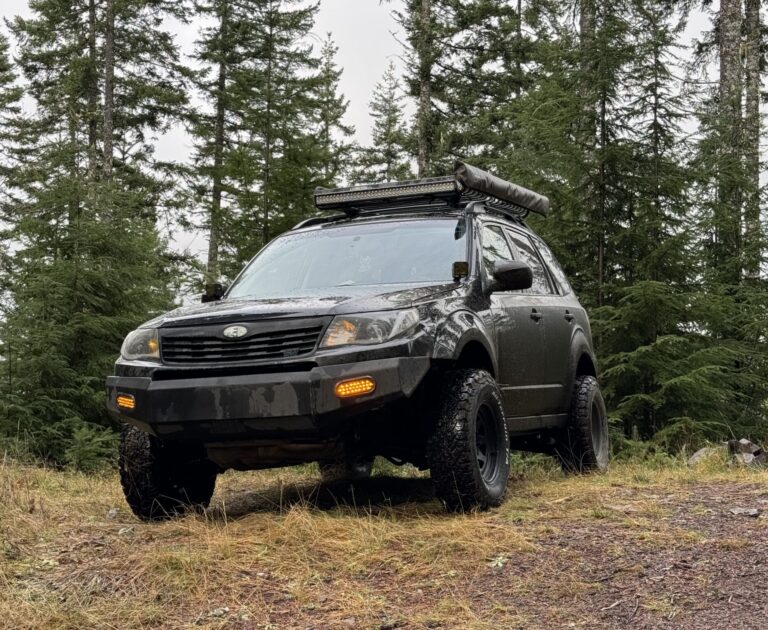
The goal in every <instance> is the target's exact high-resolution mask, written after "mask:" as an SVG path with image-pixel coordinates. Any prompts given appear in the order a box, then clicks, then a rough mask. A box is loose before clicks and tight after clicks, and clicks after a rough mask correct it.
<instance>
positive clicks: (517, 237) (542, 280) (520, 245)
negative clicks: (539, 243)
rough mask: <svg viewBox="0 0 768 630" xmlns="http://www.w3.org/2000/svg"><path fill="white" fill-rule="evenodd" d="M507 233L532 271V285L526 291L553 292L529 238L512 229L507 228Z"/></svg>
mask: <svg viewBox="0 0 768 630" xmlns="http://www.w3.org/2000/svg"><path fill="white" fill-rule="evenodd" d="M507 234H508V235H509V238H511V239H512V242H513V243H514V244H515V246H516V247H517V249H518V251H519V252H520V260H522V261H523V262H524V263H526V264H527V265H528V266H529V267H530V268H531V271H532V272H533V285H532V286H531V288H530V289H529V290H528V291H527V292H528V293H533V294H536V295H542V294H548V293H553V290H552V287H551V286H550V283H549V277H548V276H547V272H546V270H545V269H544V264H543V263H542V262H541V259H540V258H539V256H538V254H537V253H536V250H535V249H534V247H533V243H531V240H530V239H529V238H528V237H527V236H523V235H522V234H518V233H517V232H513V231H512V230H507Z"/></svg>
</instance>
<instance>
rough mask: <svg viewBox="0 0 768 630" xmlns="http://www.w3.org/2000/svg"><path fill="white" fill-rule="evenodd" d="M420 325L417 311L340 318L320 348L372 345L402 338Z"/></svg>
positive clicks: (330, 327) (326, 332)
mask: <svg viewBox="0 0 768 630" xmlns="http://www.w3.org/2000/svg"><path fill="white" fill-rule="evenodd" d="M418 324H419V311H417V310H416V309H415V308H412V309H408V310H406V311H382V312H381V313H364V314H362V315H339V316H338V317H336V318H335V319H334V320H333V321H332V322H331V325H330V326H328V330H326V331H325V336H324V337H323V341H322V343H321V344H320V347H321V348H337V347H338V346H348V345H352V344H358V345H364V346H367V345H371V344H376V343H384V342H385V341H389V340H390V339H396V338H397V337H401V336H403V335H405V334H407V333H408V332H410V331H411V330H413V329H414V328H416V326H418Z"/></svg>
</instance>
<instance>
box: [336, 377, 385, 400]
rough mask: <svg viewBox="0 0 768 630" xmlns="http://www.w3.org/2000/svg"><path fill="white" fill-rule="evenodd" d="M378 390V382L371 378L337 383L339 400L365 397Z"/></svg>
mask: <svg viewBox="0 0 768 630" xmlns="http://www.w3.org/2000/svg"><path fill="white" fill-rule="evenodd" d="M375 389H376V381H374V380H373V379H372V378H371V377H370V376H363V377H361V378H352V379H349V380H348V381H340V382H338V383H336V390H335V391H336V395H337V396H338V397H339V398H354V397H355V396H365V395H366V394H370V393H371V392H373V391H374V390H375Z"/></svg>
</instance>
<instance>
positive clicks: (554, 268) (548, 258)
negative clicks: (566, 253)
mask: <svg viewBox="0 0 768 630" xmlns="http://www.w3.org/2000/svg"><path fill="white" fill-rule="evenodd" d="M536 247H537V248H538V250H539V253H540V254H541V257H542V258H543V259H544V262H545V263H546V265H547V267H549V270H550V271H551V272H552V275H553V276H554V278H555V280H556V281H557V284H559V285H560V291H561V292H562V294H563V295H568V294H569V293H571V292H572V291H573V289H571V284H570V282H568V278H567V277H566V275H565V272H564V271H563V268H562V267H561V266H560V265H559V264H558V262H557V259H556V258H555V256H554V254H553V253H552V251H551V250H550V249H549V247H547V246H546V245H545V244H544V242H543V241H540V240H538V239H536Z"/></svg>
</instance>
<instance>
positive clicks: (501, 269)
mask: <svg viewBox="0 0 768 630" xmlns="http://www.w3.org/2000/svg"><path fill="white" fill-rule="evenodd" d="M493 280H494V282H493V286H492V287H491V292H493V291H517V290H520V289H530V288H531V285H532V284H533V272H532V271H531V268H530V267H529V266H528V265H526V264H525V263H524V262H521V261H519V260H500V261H498V262H497V263H496V264H495V265H494V266H493Z"/></svg>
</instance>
